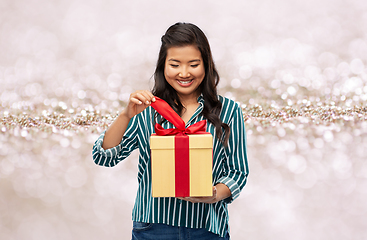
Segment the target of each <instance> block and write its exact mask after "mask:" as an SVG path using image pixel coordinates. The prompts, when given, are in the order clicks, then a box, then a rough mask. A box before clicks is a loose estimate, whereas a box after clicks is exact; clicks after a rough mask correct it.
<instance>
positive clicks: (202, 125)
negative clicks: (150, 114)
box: [151, 97, 206, 136]
mask: <svg viewBox="0 0 367 240" xmlns="http://www.w3.org/2000/svg"><path fill="white" fill-rule="evenodd" d="M155 99H156V100H155V102H152V104H151V106H152V107H153V108H154V109H155V110H156V111H157V112H158V113H159V114H161V115H162V117H164V118H165V119H167V120H168V121H169V122H170V123H172V124H173V125H174V126H175V127H176V128H169V129H164V128H163V127H162V126H161V125H160V124H158V123H156V124H155V126H154V129H155V132H156V133H157V135H159V136H167V135H186V134H193V133H195V134H200V133H206V120H202V121H200V122H197V123H195V124H193V125H191V126H189V127H188V128H185V122H184V121H183V120H182V118H181V117H180V116H179V115H178V114H177V113H176V112H175V111H174V110H173V109H172V108H171V106H170V105H168V103H167V102H166V101H164V100H162V99H160V98H159V97H155Z"/></svg>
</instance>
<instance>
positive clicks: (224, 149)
mask: <svg viewBox="0 0 367 240" xmlns="http://www.w3.org/2000/svg"><path fill="white" fill-rule="evenodd" d="M154 76H155V85H154V89H153V91H152V92H150V91H148V90H139V91H136V92H134V93H132V94H131V95H130V99H129V103H128V106H127V107H126V109H125V110H123V111H122V112H121V114H120V115H119V116H118V117H117V118H116V120H115V121H114V122H113V123H112V125H111V126H110V127H109V129H107V131H106V132H104V133H102V134H101V136H100V137H99V138H98V140H97V141H96V142H95V144H94V147H93V159H94V161H95V163H97V164H99V165H102V166H109V167H111V166H114V165H116V164H117V163H119V162H120V161H121V160H123V159H125V158H126V157H127V156H129V154H130V153H131V152H132V151H133V150H135V149H137V148H139V152H140V154H139V173H138V182H139V188H138V193H137V197H136V202H135V206H134V209H133V231H132V239H141V240H144V239H157V238H159V239H167V240H169V239H188V238H191V239H208V240H209V239H210V240H212V239H229V226H228V224H229V223H228V209H227V205H228V203H231V202H232V201H233V200H234V199H236V198H237V197H238V196H239V194H240V192H241V190H242V188H243V187H244V186H245V184H246V182H247V176H248V166H247V153H246V140H245V139H246V137H245V126H244V120H243V115H242V110H241V108H240V107H239V106H238V105H237V104H236V103H235V102H234V101H232V100H230V99H227V98H224V97H222V96H219V95H218V94H217V88H216V87H217V84H218V82H219V76H218V73H217V71H216V68H215V65H214V62H213V59H212V54H211V50H210V46H209V43H208V40H207V38H206V36H205V35H204V33H203V32H202V31H201V30H200V29H199V28H198V27H197V26H195V25H193V24H188V23H177V24H175V25H173V26H171V27H170V28H169V29H168V30H167V32H166V34H165V35H164V36H163V37H162V45H161V49H160V52H159V56H158V62H157V67H156V71H155V74H154ZM155 97H159V98H161V99H163V100H165V101H166V102H168V104H169V105H170V107H172V108H173V109H174V111H176V112H177V113H178V115H179V117H181V118H182V120H183V121H184V122H185V125H186V127H187V128H188V127H189V126H192V125H194V124H195V123H198V122H200V121H203V120H206V122H207V126H206V131H207V132H209V133H210V134H212V135H213V139H214V140H213V152H212V155H211V154H209V155H210V156H213V162H212V167H213V168H212V176H213V178H212V184H213V187H212V190H211V189H210V186H209V192H211V191H212V194H211V196H207V195H205V197H195V196H190V197H183V198H181V197H180V198H179V197H177V195H176V197H153V196H152V177H151V168H152V167H151V166H152V165H151V151H150V142H149V138H150V136H151V134H153V133H155V132H156V130H155V128H154V125H153V123H154V122H155V121H159V122H160V123H161V126H162V127H163V128H165V129H170V128H173V127H174V126H173V124H172V123H170V122H168V121H167V120H165V119H164V118H163V116H161V115H160V114H159V113H158V112H156V111H155V110H154V109H153V108H152V107H151V106H150V105H151V103H152V102H155V101H156V98H155ZM204 122H205V121H204ZM210 142H211V140H210ZM180 147H182V146H180ZM190 160H191V159H190ZM193 161H198V159H195V160H193ZM181 170H182V169H178V170H177V169H176V172H177V171H179V172H180V171H181ZM209 171H210V170H209Z"/></svg>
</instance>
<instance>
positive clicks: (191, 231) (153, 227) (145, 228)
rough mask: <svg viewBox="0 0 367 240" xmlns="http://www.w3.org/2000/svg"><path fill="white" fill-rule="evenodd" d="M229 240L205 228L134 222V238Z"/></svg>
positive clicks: (138, 239) (145, 239) (147, 239)
mask: <svg viewBox="0 0 367 240" xmlns="http://www.w3.org/2000/svg"><path fill="white" fill-rule="evenodd" d="M187 239H194V240H216V239H218V240H220V239H222V240H229V234H228V232H227V234H226V236H225V237H224V238H222V237H220V236H219V235H217V234H214V233H212V232H209V231H208V230H206V229H205V228H186V227H175V226H170V225H166V224H161V223H142V222H133V231H132V240H187Z"/></svg>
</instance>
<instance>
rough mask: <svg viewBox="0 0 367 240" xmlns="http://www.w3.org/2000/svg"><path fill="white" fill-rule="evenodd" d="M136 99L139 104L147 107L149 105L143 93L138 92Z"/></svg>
mask: <svg viewBox="0 0 367 240" xmlns="http://www.w3.org/2000/svg"><path fill="white" fill-rule="evenodd" d="M136 98H138V99H139V100H140V101H141V102H143V103H144V104H147V105H149V104H150V101H149V98H147V97H146V96H145V94H144V92H138V93H137V94H136Z"/></svg>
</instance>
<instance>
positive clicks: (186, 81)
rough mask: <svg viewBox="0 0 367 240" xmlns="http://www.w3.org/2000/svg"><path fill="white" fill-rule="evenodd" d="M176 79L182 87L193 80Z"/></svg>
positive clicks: (188, 84)
mask: <svg viewBox="0 0 367 240" xmlns="http://www.w3.org/2000/svg"><path fill="white" fill-rule="evenodd" d="M176 81H177V83H178V84H179V85H180V86H182V87H189V86H190V85H191V84H192V83H193V82H194V81H193V79H190V80H176Z"/></svg>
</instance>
